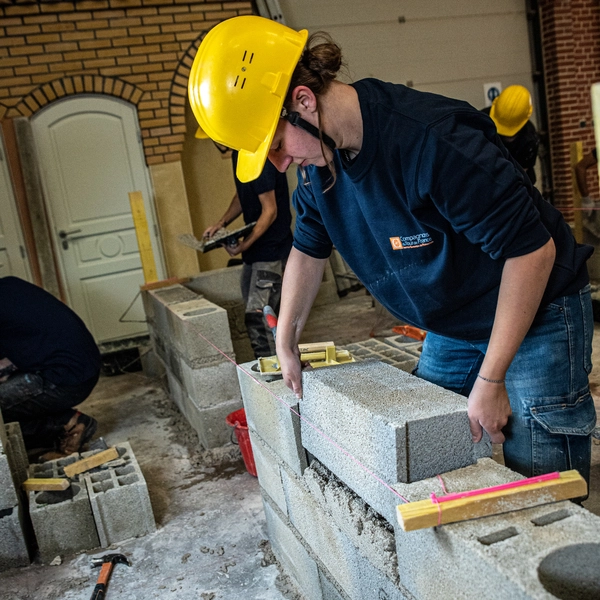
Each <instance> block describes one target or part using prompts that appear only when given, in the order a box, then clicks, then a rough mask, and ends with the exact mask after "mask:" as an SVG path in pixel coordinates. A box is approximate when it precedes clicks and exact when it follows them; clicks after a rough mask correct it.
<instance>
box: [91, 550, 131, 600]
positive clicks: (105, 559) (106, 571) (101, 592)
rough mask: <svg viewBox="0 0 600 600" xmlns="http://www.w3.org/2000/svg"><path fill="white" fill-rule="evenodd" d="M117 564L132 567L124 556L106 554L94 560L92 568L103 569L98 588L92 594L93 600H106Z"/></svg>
mask: <svg viewBox="0 0 600 600" xmlns="http://www.w3.org/2000/svg"><path fill="white" fill-rule="evenodd" d="M117 563H123V564H125V565H127V566H128V567H130V566H131V563H130V562H129V560H128V558H127V557H126V556H125V555H124V554H105V555H104V556H102V557H101V558H92V567H101V569H100V574H99V575H98V581H97V582H96V587H95V588H94V591H93V592H92V598H91V600H102V599H103V598H104V596H105V595H106V588H107V587H108V581H109V580H110V575H111V573H112V570H113V567H114V566H115V565H116V564H117Z"/></svg>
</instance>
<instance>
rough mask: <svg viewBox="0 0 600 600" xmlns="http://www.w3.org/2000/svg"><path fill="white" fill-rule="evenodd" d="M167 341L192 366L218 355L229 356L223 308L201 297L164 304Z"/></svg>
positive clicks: (229, 343) (228, 337)
mask: <svg viewBox="0 0 600 600" xmlns="http://www.w3.org/2000/svg"><path fill="white" fill-rule="evenodd" d="M168 308H169V320H170V324H171V331H172V332H173V334H172V337H171V342H172V343H174V344H175V347H176V349H177V351H178V352H179V354H180V355H181V357H182V358H183V360H185V361H186V362H187V363H188V364H189V365H190V366H192V367H201V366H203V364H204V363H206V362H211V361H214V359H215V357H222V354H221V353H225V354H226V355H227V356H230V357H232V356H233V345H232V343H231V334H230V332H229V321H228V319H227V311H225V309H223V308H221V307H220V306H217V305H216V304H213V303H212V302H209V301H208V300H206V299H204V298H200V299H198V300H190V301H188V302H180V303H178V304H174V305H171V306H169V307H168Z"/></svg>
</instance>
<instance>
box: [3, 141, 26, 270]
mask: <svg viewBox="0 0 600 600" xmlns="http://www.w3.org/2000/svg"><path fill="white" fill-rule="evenodd" d="M8 275H14V276H15V277H20V278H21V279H25V280H26V281H31V272H30V269H29V262H28V261H27V254H26V252H25V244H24V242H23V234H22V230H21V222H20V220H19V215H18V213H17V206H16V203H15V195H14V191H13V187H12V182H11V179H10V173H9V170H8V163H7V160H6V149H5V148H4V140H3V138H2V136H1V135H0V277H6V276H8Z"/></svg>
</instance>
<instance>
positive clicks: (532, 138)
mask: <svg viewBox="0 0 600 600" xmlns="http://www.w3.org/2000/svg"><path fill="white" fill-rule="evenodd" d="M482 112H484V113H486V114H488V115H490V117H491V119H492V121H494V124H495V125H496V130H497V131H498V135H499V136H500V139H501V140H502V143H503V144H504V145H505V146H506V149H507V150H508V151H509V152H510V155H511V156H512V157H513V158H514V159H515V160H516V161H517V162H518V163H519V164H520V165H521V166H522V167H523V169H525V172H526V173H527V175H528V177H529V179H530V180H531V183H532V184H535V182H536V175H535V168H534V167H535V161H536V160H537V156H538V148H539V145H540V140H539V138H538V135H537V132H536V130H535V126H534V124H533V123H532V122H531V121H530V120H529V117H531V113H532V112H533V105H532V103H531V94H530V93H529V90H528V89H527V88H526V87H523V86H522V85H509V86H508V87H507V88H506V89H505V90H503V91H502V92H500V94H499V95H498V96H496V98H494V102H493V103H492V106H488V107H486V108H484V109H483V111H482Z"/></svg>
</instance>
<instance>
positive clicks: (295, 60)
mask: <svg viewBox="0 0 600 600" xmlns="http://www.w3.org/2000/svg"><path fill="white" fill-rule="evenodd" d="M341 65H342V55H341V50H340V48H339V47H338V46H337V45H336V44H335V43H333V42H332V41H331V40H330V39H328V38H324V37H323V36H316V37H315V36H313V37H311V39H308V40H307V32H306V31H300V32H296V31H294V30H292V29H290V28H288V27H285V26H283V25H281V24H279V23H274V22H272V21H269V20H266V19H262V18H260V17H237V18H234V19H230V20H228V21H224V22H223V23H221V24H219V25H217V26H216V27H215V28H214V29H213V30H212V31H211V32H209V34H208V35H207V36H206V38H205V39H204V41H203V43H202V44H201V46H200V48H199V51H198V55H197V57H196V59H195V61H194V64H193V67H192V72H191V75H190V81H189V94H190V101H191V105H192V109H193V111H194V114H195V115H196V118H197V119H198V122H199V123H200V125H201V127H202V128H203V129H204V131H206V132H207V134H208V135H209V136H211V137H212V138H213V139H214V140H216V141H218V142H220V143H223V144H225V145H227V146H230V147H232V148H235V149H236V150H239V162H238V170H237V174H238V177H239V178H240V179H241V180H249V179H252V178H254V177H256V176H258V174H259V173H260V171H261V169H262V167H263V165H264V162H265V160H266V159H267V155H268V157H269V159H270V160H271V162H272V163H273V164H275V166H276V167H277V168H278V169H279V170H280V171H284V170H285V169H287V167H288V166H289V165H290V164H291V163H296V164H297V165H299V166H300V171H301V174H302V180H301V182H300V185H298V187H297V189H296V191H295V193H294V199H293V202H294V206H295V208H296V213H297V217H296V228H295V233H294V247H293V248H292V251H291V253H290V257H289V260H288V264H287V268H286V273H285V276H284V283H283V293H282V304H281V312H280V315H279V321H278V334H277V355H278V358H279V360H280V363H281V366H282V372H283V376H284V380H285V381H286V383H287V384H288V386H289V387H291V388H292V389H293V390H294V392H295V393H296V394H297V395H298V396H300V395H301V393H302V379H301V365H300V361H299V356H298V341H299V338H300V334H301V331H302V328H303V326H304V324H305V322H306V319H307V318H308V314H309V311H310V308H311V305H312V302H313V300H314V298H315V296H316V293H317V291H318V289H319V286H320V283H321V281H322V276H323V272H324V268H325V263H326V262H327V260H328V257H329V254H330V252H331V249H332V246H333V245H335V246H336V248H337V249H338V250H339V252H340V254H341V255H342V257H343V258H344V259H345V260H346V262H347V263H348V264H349V266H350V268H351V269H352V270H353V271H354V272H355V273H356V275H357V276H358V278H359V279H360V280H361V282H362V283H363V284H364V285H365V286H366V287H367V289H368V290H369V291H370V292H371V294H372V295H373V296H374V297H375V298H377V300H379V301H380V302H381V303H382V304H383V305H384V306H385V307H386V308H387V309H388V310H390V312H391V313H392V314H394V315H395V316H396V317H398V318H399V319H402V320H403V321H405V322H407V323H409V324H411V325H414V326H417V327H419V328H421V329H424V330H426V331H428V332H429V333H428V335H427V337H426V339H425V342H424V344H423V351H422V355H421V359H420V362H419V365H418V367H417V369H416V374H417V375H418V376H419V377H422V378H424V379H427V380H429V381H432V382H434V383H436V384H438V385H441V386H443V387H445V388H447V389H451V390H454V391H456V392H458V393H460V394H463V395H465V396H468V415H469V421H470V425H471V432H472V436H473V440H474V441H478V440H479V439H480V438H481V436H482V429H485V430H487V432H488V433H489V434H490V437H491V439H492V441H494V442H502V441H504V440H505V438H506V441H505V445H504V450H505V461H506V464H507V465H508V466H509V467H511V468H513V469H515V470H517V471H519V472H521V473H524V474H526V475H533V474H539V473H544V472H548V471H554V470H564V469H571V468H577V469H578V470H579V471H580V472H581V473H582V474H583V475H585V476H586V477H587V476H589V467H590V450H591V443H590V433H591V431H592V429H593V427H594V425H595V421H596V415H595V410H594V404H593V400H592V397H591V395H590V392H589V386H588V373H589V370H590V367H591V358H590V357H591V335H592V331H593V322H592V310H591V300H590V288H589V280H588V274H587V269H586V260H587V258H588V257H589V256H590V254H591V252H592V249H591V247H589V246H582V245H578V244H577V243H576V242H575V240H574V238H573V235H572V234H571V232H570V230H569V227H568V226H567V225H566V223H565V222H564V220H563V218H562V216H561V214H560V213H559V212H558V211H557V210H556V209H554V208H553V207H552V206H551V205H550V204H548V203H547V202H545V201H544V200H543V199H542V197H541V196H540V194H539V192H538V191H537V190H536V189H535V188H533V186H532V185H531V183H530V182H529V180H528V178H527V176H526V175H525V173H524V172H523V171H522V169H520V168H519V167H518V166H517V165H516V164H515V163H514V162H513V161H512V160H511V159H510V156H509V154H508V152H507V150H506V148H504V146H503V145H502V144H501V143H499V140H498V136H497V134H496V127H495V126H494V124H493V123H492V121H491V120H490V119H489V118H488V117H487V116H486V115H484V114H482V113H481V112H480V111H478V110H476V109H475V108H473V107H472V106H470V105H468V104H467V103H465V102H461V101H458V100H453V99H449V98H444V97H442V96H438V95H435V94H429V93H424V92H419V91H417V90H414V89H409V88H407V87H405V86H403V85H395V84H391V83H384V82H382V81H379V80H375V79H365V80H362V81H358V82H355V83H353V84H350V85H349V84H345V83H342V82H340V81H338V80H337V79H336V76H337V73H338V72H339V70H340V68H341ZM573 340H579V342H578V343H573Z"/></svg>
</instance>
